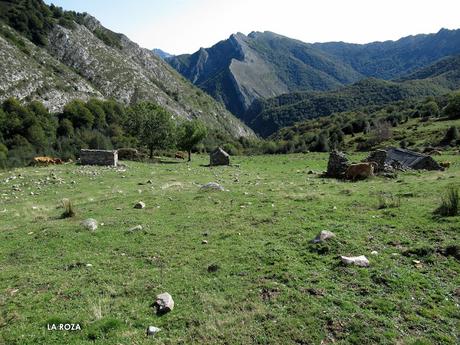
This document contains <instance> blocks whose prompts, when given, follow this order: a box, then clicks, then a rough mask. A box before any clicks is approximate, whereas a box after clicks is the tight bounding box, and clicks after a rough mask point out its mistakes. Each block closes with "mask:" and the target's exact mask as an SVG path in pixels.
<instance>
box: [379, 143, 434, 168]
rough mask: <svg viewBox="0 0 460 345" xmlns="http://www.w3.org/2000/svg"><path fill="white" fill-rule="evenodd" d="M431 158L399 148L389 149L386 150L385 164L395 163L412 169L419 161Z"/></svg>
mask: <svg viewBox="0 0 460 345" xmlns="http://www.w3.org/2000/svg"><path fill="white" fill-rule="evenodd" d="M430 158H431V157H430V156H428V155H425V154H423V153H418V152H414V151H410V150H405V149H400V148H390V149H388V150H387V158H386V160H385V162H388V163H389V162H391V161H397V162H399V163H400V164H401V165H402V166H403V167H408V168H412V167H415V166H417V165H418V164H419V163H420V162H421V161H423V160H425V159H430Z"/></svg>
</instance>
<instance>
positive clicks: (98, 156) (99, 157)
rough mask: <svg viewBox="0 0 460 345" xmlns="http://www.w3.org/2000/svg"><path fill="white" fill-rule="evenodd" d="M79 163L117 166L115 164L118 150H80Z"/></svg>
mask: <svg viewBox="0 0 460 345" xmlns="http://www.w3.org/2000/svg"><path fill="white" fill-rule="evenodd" d="M80 163H81V164H82V165H108V166H117V164H118V151H111V150H80Z"/></svg>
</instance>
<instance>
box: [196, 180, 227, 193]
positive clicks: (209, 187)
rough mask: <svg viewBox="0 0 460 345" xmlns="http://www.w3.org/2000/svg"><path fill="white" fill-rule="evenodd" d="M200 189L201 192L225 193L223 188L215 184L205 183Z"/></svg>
mask: <svg viewBox="0 0 460 345" xmlns="http://www.w3.org/2000/svg"><path fill="white" fill-rule="evenodd" d="M200 189H201V190H217V191H222V192H223V191H225V188H224V187H222V186H221V185H220V184H218V183H216V182H209V183H206V184H205V185H203V186H201V188H200Z"/></svg>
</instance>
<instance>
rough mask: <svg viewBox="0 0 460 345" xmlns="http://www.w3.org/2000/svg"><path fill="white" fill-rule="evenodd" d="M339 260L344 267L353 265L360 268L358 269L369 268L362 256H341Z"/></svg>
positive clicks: (367, 261) (367, 262)
mask: <svg viewBox="0 0 460 345" xmlns="http://www.w3.org/2000/svg"><path fill="white" fill-rule="evenodd" d="M340 260H342V262H343V263H344V264H345V265H355V266H360V267H368V266H369V260H367V258H366V257H365V256H364V255H360V256H351V257H348V256H341V257H340Z"/></svg>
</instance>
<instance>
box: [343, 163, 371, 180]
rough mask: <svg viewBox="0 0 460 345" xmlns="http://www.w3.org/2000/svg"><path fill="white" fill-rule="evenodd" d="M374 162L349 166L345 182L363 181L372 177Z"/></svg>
mask: <svg viewBox="0 0 460 345" xmlns="http://www.w3.org/2000/svg"><path fill="white" fill-rule="evenodd" d="M375 164H376V163H375V162H367V163H357V164H351V165H350V166H349V167H348V168H347V171H346V172H345V177H346V179H347V180H356V179H365V178H368V177H370V176H374V166H375Z"/></svg>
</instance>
